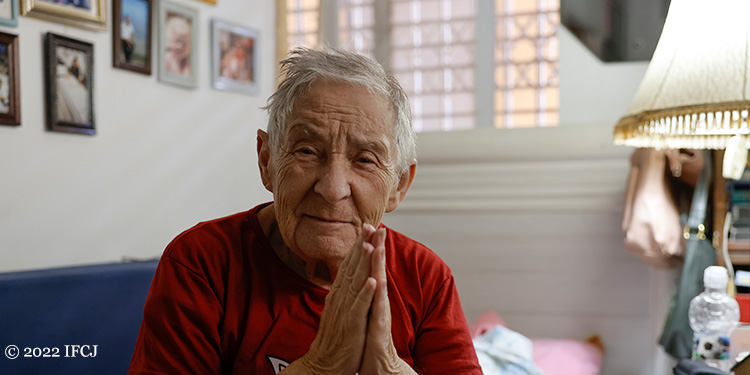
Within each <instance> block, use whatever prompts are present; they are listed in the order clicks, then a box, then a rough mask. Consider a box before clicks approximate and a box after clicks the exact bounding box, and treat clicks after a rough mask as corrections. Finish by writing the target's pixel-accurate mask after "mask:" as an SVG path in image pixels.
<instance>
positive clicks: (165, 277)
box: [128, 205, 482, 375]
mask: <svg viewBox="0 0 750 375" xmlns="http://www.w3.org/2000/svg"><path fill="white" fill-rule="evenodd" d="M263 206H264V205H260V206H257V207H255V208H253V209H252V210H250V211H249V212H243V213H238V214H235V215H232V216H228V217H225V218H221V219H216V220H213V221H209V222H205V223H201V224H198V225H196V226H195V227H193V228H191V229H189V230H187V231H185V232H183V233H182V234H180V235H179V236H178V237H177V238H175V239H174V240H173V241H172V243H170V244H169V246H168V247H167V249H166V250H165V251H164V255H163V256H162V258H161V261H160V262H159V267H158V268H157V270H156V274H155V276H154V281H153V283H152V284H151V289H150V291H149V294H148V298H147V300H146V306H145V309H144V316H143V322H142V323H141V329H140V333H139V335H138V340H137V342H136V346H135V353H134V354H133V359H132V361H131V363H130V370H129V371H128V374H130V375H136V374H238V375H239V374H242V375H266V374H269V375H270V374H276V373H278V372H279V371H281V370H283V369H284V367H286V365H287V364H288V363H291V362H293V361H295V360H296V359H298V358H300V357H301V356H302V355H304V354H305V353H307V351H308V349H309V348H310V344H311V343H312V341H313V339H314V338H315V334H316V332H317V329H318V324H319V322H320V313H321V311H322V310H323V304H324V302H325V297H326V295H327V294H328V290H326V289H324V288H321V287H319V286H317V285H315V284H313V283H311V282H309V281H307V280H305V279H303V278H301V277H300V276H298V275H297V274H295V273H294V272H293V271H291V270H290V269H289V268H287V267H286V265H285V264H284V263H283V262H282V261H281V260H280V259H279V258H278V257H277V256H276V253H275V252H274V251H273V249H272V248H271V245H270V243H269V241H268V239H267V238H266V236H265V234H264V233H263V230H262V229H261V227H260V223H259V222H258V215H257V212H258V210H259V209H260V208H262V207H263ZM386 273H387V277H388V296H389V298H390V304H391V315H392V320H391V327H392V334H393V342H394V344H395V346H396V349H397V351H398V354H399V356H400V357H401V358H402V359H404V360H405V361H406V362H407V363H409V365H411V366H412V368H414V369H415V370H416V371H417V372H418V373H421V374H451V375H453V374H481V373H482V372H481V369H480V367H479V364H478V362H477V357H476V353H475V351H474V346H473V344H472V342H471V337H470V336H469V331H468V327H467V324H466V318H465V317H464V314H463V311H462V309H461V304H460V302H459V299H458V293H457V292H456V287H455V284H454V280H453V276H452V275H451V273H450V270H449V269H448V267H447V266H446V265H445V264H444V263H443V262H442V261H441V260H440V259H439V258H438V257H437V255H435V254H434V253H433V252H432V251H430V250H429V249H427V248H426V247H425V246H424V245H422V244H420V243H418V242H416V241H413V240H411V239H409V238H407V237H406V236H404V235H402V234H400V233H398V232H395V231H392V230H390V229H388V235H387V238H386Z"/></svg>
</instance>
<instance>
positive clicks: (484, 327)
mask: <svg viewBox="0 0 750 375" xmlns="http://www.w3.org/2000/svg"><path fill="white" fill-rule="evenodd" d="M497 325H501V326H503V327H506V328H507V327H508V325H507V324H505V321H504V320H503V318H501V317H500V316H499V315H497V313H496V312H494V311H487V312H486V313H484V314H482V316H480V317H479V318H477V320H475V321H474V323H471V324H470V325H469V333H471V338H472V339H476V338H478V337H479V336H482V335H483V334H484V333H485V332H487V331H489V330H491V329H493V328H495V326H497Z"/></svg>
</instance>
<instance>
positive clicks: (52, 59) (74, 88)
mask: <svg viewBox="0 0 750 375" xmlns="http://www.w3.org/2000/svg"><path fill="white" fill-rule="evenodd" d="M44 63H45V67H44V70H45V73H46V74H45V78H46V83H47V84H46V85H45V86H46V90H47V92H46V96H47V127H48V129H49V130H52V131H59V132H68V133H80V134H95V133H96V130H95V127H94V94H93V87H94V82H93V81H94V46H93V45H92V44H91V43H86V42H82V41H79V40H75V39H71V38H67V37H64V36H60V35H56V34H52V33H47V40H46V48H45V61H44Z"/></svg>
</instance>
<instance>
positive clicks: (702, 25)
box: [614, 0, 750, 149]
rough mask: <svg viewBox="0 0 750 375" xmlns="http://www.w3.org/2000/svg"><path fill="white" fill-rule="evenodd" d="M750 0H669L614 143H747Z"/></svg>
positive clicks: (749, 140) (703, 146)
mask: <svg viewBox="0 0 750 375" xmlns="http://www.w3.org/2000/svg"><path fill="white" fill-rule="evenodd" d="M748 17H750V0H672V2H671V4H670V6H669V12H668V13H667V18H666V21H665V23H664V28H663V30H662V34H661V37H660V38H659V42H658V44H657V46H656V50H655V51H654V55H653V57H652V59H651V62H650V63H649V65H648V68H647V69H646V74H645V76H644V77H643V81H642V82H641V85H640V87H639V88H638V91H637V93H636V95H635V98H634V99H633V102H632V103H631V105H630V107H629V109H628V110H627V112H626V114H625V116H624V117H623V118H622V119H620V121H619V122H618V123H617V126H616V127H615V131H614V142H615V144H621V145H627V146H634V147H655V148H697V149H723V148H725V147H726V144H727V141H728V140H729V138H731V137H732V136H734V135H745V137H743V138H742V142H744V143H746V145H745V146H746V147H750V137H748V136H747V135H748V134H750V125H748V117H750V44H748V43H749V41H750V18H748Z"/></svg>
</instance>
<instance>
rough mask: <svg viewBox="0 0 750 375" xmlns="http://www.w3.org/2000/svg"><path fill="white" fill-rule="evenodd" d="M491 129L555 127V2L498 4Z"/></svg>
mask: <svg viewBox="0 0 750 375" xmlns="http://www.w3.org/2000/svg"><path fill="white" fill-rule="evenodd" d="M495 7H496V8H495V10H496V20H497V22H496V25H497V26H496V31H495V33H496V47H495V87H496V90H495V124H494V125H495V127H498V128H520V127H535V126H539V127H544V126H554V125H557V124H558V122H559V116H558V112H557V110H558V108H559V91H558V65H557V60H558V49H559V47H558V41H557V29H558V27H559V25H560V15H559V8H560V6H559V0H497V1H496V2H495Z"/></svg>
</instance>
